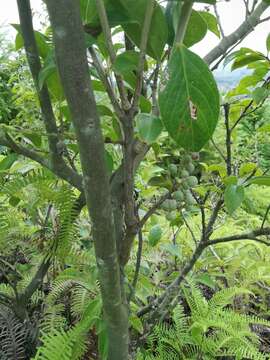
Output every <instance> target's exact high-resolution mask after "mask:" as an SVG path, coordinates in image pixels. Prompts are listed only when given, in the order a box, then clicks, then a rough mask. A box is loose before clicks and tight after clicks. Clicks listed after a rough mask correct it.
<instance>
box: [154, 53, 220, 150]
mask: <svg viewBox="0 0 270 360" xmlns="http://www.w3.org/2000/svg"><path fill="white" fill-rule="evenodd" d="M168 76H169V78H168V79H163V85H162V86H163V88H161V92H160V95H159V105H160V111H161V117H162V121H163V123H164V126H165V128H166V129H167V130H168V132H169V134H170V136H171V137H172V138H173V139H174V140H175V141H176V142H177V143H178V144H179V145H181V146H182V147H184V148H186V149H188V150H192V151H198V150H200V149H201V148H202V146H203V145H205V143H206V142H207V141H208V140H209V139H210V137H211V136H212V134H213V132H214V130H215V127H216V124H217V121H218V117H219V94H218V90H217V87H216V84H215V80H214V79H213V76H212V74H211V72H210V71H209V69H208V68H207V66H206V65H205V64H204V63H203V61H202V60H201V59H200V58H199V57H198V56H197V55H195V54H193V53H192V52H191V51H189V50H187V49H186V48H185V47H184V46H180V47H177V48H176V49H175V51H174V53H173V55H172V57H171V60H170V63H169V74H168ZM164 87H165V88H164ZM205 95H206V96H205Z"/></svg>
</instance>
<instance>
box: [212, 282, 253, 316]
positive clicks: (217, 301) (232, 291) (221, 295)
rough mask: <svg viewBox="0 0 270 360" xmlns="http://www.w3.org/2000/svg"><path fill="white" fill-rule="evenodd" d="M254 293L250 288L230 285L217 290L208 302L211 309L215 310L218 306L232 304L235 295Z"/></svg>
mask: <svg viewBox="0 0 270 360" xmlns="http://www.w3.org/2000/svg"><path fill="white" fill-rule="evenodd" d="M244 294H247V295H254V294H253V293H252V292H251V291H250V290H248V289H245V288H242V287H236V286H234V287H229V288H225V289H222V290H220V291H217V292H216V293H215V294H214V295H213V296H212V298H211V299H210V301H209V302H208V304H209V308H210V309H211V311H214V310H215V309H216V308H221V307H224V306H227V305H229V304H231V302H232V300H233V298H234V297H236V296H237V295H244Z"/></svg>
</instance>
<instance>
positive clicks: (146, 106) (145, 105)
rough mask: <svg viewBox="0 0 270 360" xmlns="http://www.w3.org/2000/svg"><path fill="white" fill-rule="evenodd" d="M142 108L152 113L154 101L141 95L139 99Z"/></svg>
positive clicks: (142, 110) (144, 111)
mask: <svg viewBox="0 0 270 360" xmlns="http://www.w3.org/2000/svg"><path fill="white" fill-rule="evenodd" d="M139 106H140V110H141V112H143V113H150V112H151V110H152V103H151V101H149V100H148V99H146V98H145V97H144V96H143V95H141V96H140V99H139Z"/></svg>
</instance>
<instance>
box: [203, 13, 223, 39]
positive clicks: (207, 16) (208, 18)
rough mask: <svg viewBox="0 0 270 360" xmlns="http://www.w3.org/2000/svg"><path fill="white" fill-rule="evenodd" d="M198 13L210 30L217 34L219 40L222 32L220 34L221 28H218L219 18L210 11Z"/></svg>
mask: <svg viewBox="0 0 270 360" xmlns="http://www.w3.org/2000/svg"><path fill="white" fill-rule="evenodd" d="M198 13H199V14H200V15H201V17H202V18H203V20H204V21H205V22H206V24H207V28H208V30H209V31H211V32H212V33H213V34H215V35H216V36H217V37H218V38H219V37H220V32H219V28H218V22H217V18H216V17H215V16H214V15H213V14H211V13H210V12H208V11H198Z"/></svg>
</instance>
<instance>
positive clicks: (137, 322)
mask: <svg viewBox="0 0 270 360" xmlns="http://www.w3.org/2000/svg"><path fill="white" fill-rule="evenodd" d="M129 322H130V325H131V326H132V327H133V328H134V329H135V330H136V331H138V333H139V334H143V330H144V329H143V323H142V321H141V319H140V318H139V317H138V316H136V315H132V316H130V318H129Z"/></svg>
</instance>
